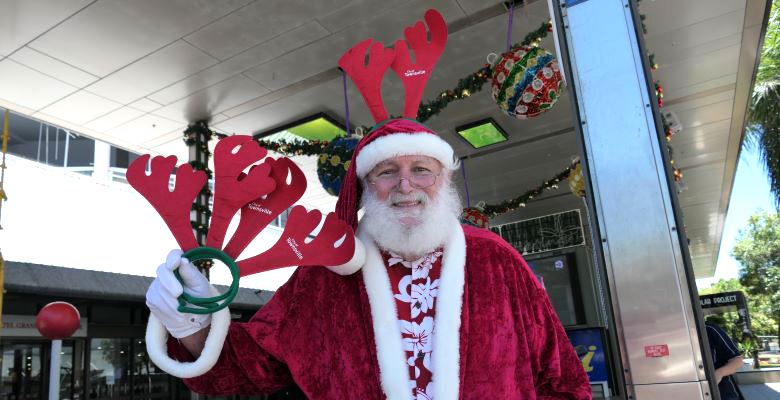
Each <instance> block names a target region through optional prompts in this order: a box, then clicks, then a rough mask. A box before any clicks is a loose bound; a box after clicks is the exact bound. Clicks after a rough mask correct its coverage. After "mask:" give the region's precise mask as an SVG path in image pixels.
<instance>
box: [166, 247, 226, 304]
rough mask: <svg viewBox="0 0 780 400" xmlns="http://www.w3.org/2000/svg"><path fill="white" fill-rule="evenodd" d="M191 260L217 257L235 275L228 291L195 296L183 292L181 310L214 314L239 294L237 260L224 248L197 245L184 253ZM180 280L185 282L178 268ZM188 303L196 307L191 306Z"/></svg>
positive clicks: (180, 298)
mask: <svg viewBox="0 0 780 400" xmlns="http://www.w3.org/2000/svg"><path fill="white" fill-rule="evenodd" d="M182 257H184V258H186V259H187V260H189V261H190V262H192V261H197V260H204V259H217V260H220V261H222V262H223V263H225V265H227V266H228V268H230V274H231V275H232V276H233V282H232V283H231V284H230V288H229V289H228V291H227V292H225V293H223V294H221V295H219V296H213V297H195V296H191V295H189V294H187V293H182V295H181V296H179V299H178V300H179V307H178V308H177V309H178V310H179V312H186V313H190V314H213V313H215V312H217V311H219V310H221V309H223V308H225V307H227V306H228V305H230V303H232V302H233V299H235V298H236V295H237V294H238V280H239V279H240V274H239V269H238V265H237V264H236V262H235V260H233V258H232V257H230V256H229V255H228V254H227V253H225V252H224V251H222V250H219V249H215V248H213V247H206V246H203V247H197V248H194V249H192V250H190V251H188V252H186V253H184V254H183V255H182ZM173 273H174V274H175V275H176V278H177V279H178V280H179V282H182V283H183V280H182V278H181V275H180V274H179V270H178V268H177V269H176V270H175V271H173ZM187 303H190V304H192V305H193V306H196V307H197V308H196V307H189V306H187Z"/></svg>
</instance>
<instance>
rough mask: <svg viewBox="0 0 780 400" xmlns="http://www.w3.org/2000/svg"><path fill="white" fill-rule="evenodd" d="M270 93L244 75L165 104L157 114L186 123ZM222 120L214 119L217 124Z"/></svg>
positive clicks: (206, 117) (205, 117)
mask: <svg viewBox="0 0 780 400" xmlns="http://www.w3.org/2000/svg"><path fill="white" fill-rule="evenodd" d="M265 93H268V89H266V88H264V87H263V86H262V85H260V84H259V83H257V82H255V81H253V80H251V79H249V78H247V77H245V76H242V75H238V76H235V77H233V78H230V79H228V80H226V81H223V82H220V83H218V84H216V85H214V86H212V87H210V88H209V89H208V90H201V91H199V92H197V93H195V94H193V95H191V96H189V97H186V98H184V99H181V100H179V101H177V102H175V103H173V104H170V105H168V106H165V107H163V108H161V109H159V110H157V111H155V114H158V115H162V116H164V117H167V118H170V119H172V120H175V121H180V122H184V123H186V122H187V121H198V120H202V119H208V118H209V117H210V116H212V115H215V114H217V113H219V112H221V111H223V110H226V109H228V108H231V107H234V106H237V105H239V104H241V103H243V102H245V101H248V100H251V99H254V98H256V97H258V96H261V95H263V94H265ZM218 122H220V121H212V123H213V124H216V123H218Z"/></svg>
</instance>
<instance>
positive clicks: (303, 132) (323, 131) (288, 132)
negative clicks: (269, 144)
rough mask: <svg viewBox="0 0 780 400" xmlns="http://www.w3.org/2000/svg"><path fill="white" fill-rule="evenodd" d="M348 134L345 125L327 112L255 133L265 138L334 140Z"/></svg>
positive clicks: (257, 136)
mask: <svg viewBox="0 0 780 400" xmlns="http://www.w3.org/2000/svg"><path fill="white" fill-rule="evenodd" d="M346 134H347V132H346V130H345V129H344V127H343V126H342V125H341V124H340V123H339V122H337V121H336V120H335V119H333V118H332V117H331V116H329V115H327V114H325V113H319V114H315V115H312V116H309V117H306V118H303V119H300V120H298V121H295V122H293V123H290V124H286V125H283V126H280V127H278V128H274V129H272V130H270V131H267V132H263V133H260V134H257V135H255V137H256V138H262V139H263V140H271V141H272V140H280V139H287V140H289V139H298V140H305V141H314V140H333V139H334V138H336V137H339V136H345V135H346Z"/></svg>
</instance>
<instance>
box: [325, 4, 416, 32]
mask: <svg viewBox="0 0 780 400" xmlns="http://www.w3.org/2000/svg"><path fill="white" fill-rule="evenodd" d="M408 2H409V1H408V0H365V1H351V2H350V3H349V4H347V5H345V6H343V7H340V8H338V9H336V10H332V11H331V12H328V11H325V12H323V13H321V14H319V15H317V21H319V22H320V24H322V26H324V27H325V29H327V30H328V31H330V32H332V33H335V32H338V31H341V30H343V29H345V28H347V27H349V26H352V25H354V24H356V23H358V22H360V20H361V18H356V16H373V15H377V14H382V13H383V12H385V11H388V10H390V9H393V8H399V7H402V5H403V4H404V3H408Z"/></svg>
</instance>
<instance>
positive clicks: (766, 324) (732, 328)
mask: <svg viewBox="0 0 780 400" xmlns="http://www.w3.org/2000/svg"><path fill="white" fill-rule="evenodd" d="M723 292H742V293H744V294H745V297H746V298H747V303H748V313H749V314H750V327H751V329H752V331H753V335H755V336H770V335H774V334H775V332H776V329H777V328H776V327H777V322H776V321H775V319H774V318H773V317H772V310H771V308H770V306H769V299H768V298H767V296H764V295H751V294H749V292H748V290H747V289H746V288H745V287H744V286H742V284H740V283H739V280H737V278H731V279H729V280H726V279H721V280H719V281H718V282H715V283H714V284H712V286H710V287H708V288H706V289H702V290H700V291H699V295H700V296H701V295H705V294H715V293H723ZM737 318H738V315H737V312H736V311H730V312H727V313H724V314H723V315H721V316H719V317H716V318H713V319H716V321H715V323H716V324H718V325H719V326H720V327H722V328H723V329H725V330H726V332H727V333H728V334H729V336H731V337H732V338H733V339H734V340H736V341H737V342H740V344H741V343H743V342H744V340H743V338H742V332H740V330H739V327H738V326H737ZM707 319H708V320H709V319H710V318H707Z"/></svg>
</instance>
